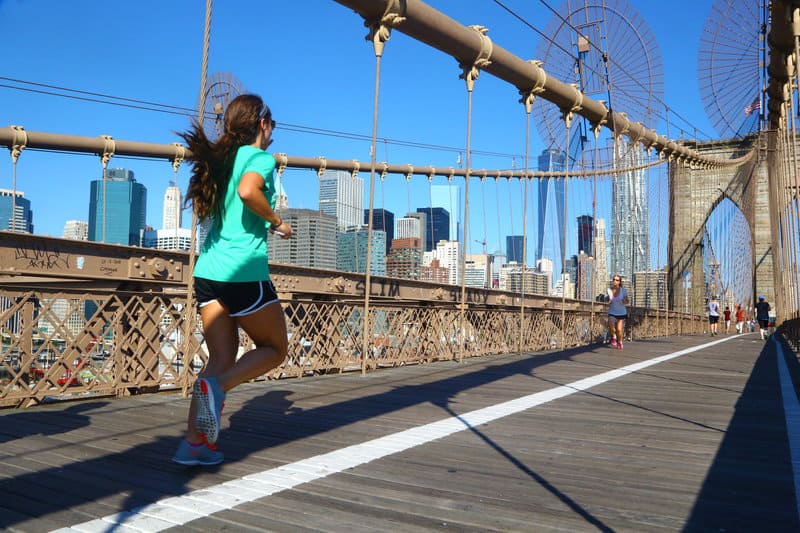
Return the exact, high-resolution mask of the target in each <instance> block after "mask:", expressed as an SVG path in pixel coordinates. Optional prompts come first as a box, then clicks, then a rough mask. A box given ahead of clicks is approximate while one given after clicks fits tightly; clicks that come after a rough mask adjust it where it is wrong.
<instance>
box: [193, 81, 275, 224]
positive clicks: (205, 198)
mask: <svg viewBox="0 0 800 533" xmlns="http://www.w3.org/2000/svg"><path fill="white" fill-rule="evenodd" d="M262 118H265V119H266V120H267V121H270V120H272V113H271V112H270V110H269V107H267V106H266V104H264V102H263V100H261V97H260V96H257V95H255V94H243V95H241V96H237V97H236V98H234V99H233V100H232V101H231V103H230V104H228V109H227V110H226V111H225V119H224V127H225V130H224V132H223V134H222V137H220V138H219V140H218V141H217V142H211V141H210V140H209V139H208V137H207V136H206V134H205V132H204V131H203V128H201V127H200V126H199V124H197V123H196V122H195V123H194V124H192V127H191V128H190V129H189V131H186V132H184V133H179V134H178V135H179V136H180V137H181V138H182V139H183V140H184V141H185V142H186V144H187V146H188V147H189V150H191V152H192V157H191V158H190V161H191V162H192V176H191V178H190V179H189V187H188V188H187V190H186V199H185V201H184V207H186V206H188V205H189V204H191V205H192V208H193V209H194V211H195V213H197V217H198V218H199V219H200V221H203V220H205V219H207V218H209V217H213V218H215V219H217V220H221V215H222V211H223V205H222V204H223V199H224V198H225V193H226V191H227V189H228V181H229V180H230V177H231V172H233V163H234V161H235V160H236V152H237V150H238V149H239V147H240V146H244V145H246V144H253V143H254V142H255V140H256V137H257V136H258V126H259V123H260V122H261V119H262Z"/></svg>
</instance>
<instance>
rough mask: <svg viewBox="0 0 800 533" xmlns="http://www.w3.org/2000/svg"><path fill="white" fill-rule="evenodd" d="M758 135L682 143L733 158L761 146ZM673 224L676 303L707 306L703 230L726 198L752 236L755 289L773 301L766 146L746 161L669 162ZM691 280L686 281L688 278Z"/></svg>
mask: <svg viewBox="0 0 800 533" xmlns="http://www.w3.org/2000/svg"><path fill="white" fill-rule="evenodd" d="M759 142H760V137H759V136H758V135H753V136H749V137H746V138H744V139H730V140H718V141H710V142H702V143H696V144H695V145H694V146H692V143H684V144H686V145H687V146H692V147H693V148H695V149H696V150H697V151H698V152H700V153H701V154H703V155H706V156H710V157H715V158H720V159H735V158H740V157H743V156H746V155H747V154H748V153H750V152H752V151H753V150H754V149H755V148H758V146H759V144H758V143H759ZM669 176H670V180H669V196H670V198H669V206H670V218H669V220H670V225H669V238H668V239H669V240H668V250H667V253H668V263H669V268H668V269H669V272H668V280H669V281H668V283H669V286H670V305H671V307H672V308H673V309H677V310H681V311H683V310H684V306H686V307H688V311H689V312H695V313H701V312H703V310H704V306H705V296H706V294H705V285H706V281H707V280H706V279H705V273H704V268H703V253H702V252H703V250H702V247H703V236H704V232H705V227H706V224H707V222H708V219H709V217H710V216H711V213H712V212H713V211H714V209H715V208H716V207H717V205H719V203H720V202H721V201H722V200H724V199H725V198H728V199H729V200H730V201H732V202H733V203H734V204H735V205H736V206H737V207H738V208H739V210H740V211H741V212H742V214H743V215H744V217H745V220H746V221H747V225H748V226H749V228H750V235H751V238H752V246H751V252H752V257H751V261H752V269H751V272H752V273H753V289H754V294H753V295H752V297H753V298H755V294H756V293H757V294H763V295H764V296H766V298H767V300H768V301H770V302H775V296H776V294H775V285H774V276H773V273H774V269H773V254H772V225H771V224H772V222H771V216H770V209H769V206H770V201H769V179H768V171H767V164H766V161H765V159H764V158H763V151H762V150H758V151H757V152H755V153H754V154H753V157H751V158H750V159H749V160H747V162H745V163H744V164H742V165H739V166H732V167H729V168H724V167H723V168H697V167H696V166H695V167H690V166H687V165H684V164H683V163H681V162H675V161H672V162H670V167H669ZM687 282H688V283H687Z"/></svg>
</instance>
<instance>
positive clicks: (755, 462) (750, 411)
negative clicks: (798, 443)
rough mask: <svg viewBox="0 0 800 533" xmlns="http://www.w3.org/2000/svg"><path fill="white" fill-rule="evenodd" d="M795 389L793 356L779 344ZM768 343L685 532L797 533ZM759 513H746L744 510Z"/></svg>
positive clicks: (773, 354)
mask: <svg viewBox="0 0 800 533" xmlns="http://www.w3.org/2000/svg"><path fill="white" fill-rule="evenodd" d="M784 354H785V358H786V363H787V366H788V367H789V373H790V374H791V376H792V379H793V380H794V382H795V391H797V390H798V385H800V365H799V364H798V360H797V357H796V356H795V355H794V354H793V353H792V351H791V349H790V348H789V347H788V346H785V345H784ZM776 358H777V350H776V348H775V343H774V342H768V343H766V344H765V345H764V349H763V350H762V351H761V354H760V355H759V357H758V359H757V360H756V363H755V365H754V366H753V369H752V372H751V374H750V378H749V379H748V381H747V384H746V385H745V388H744V390H743V391H742V394H741V396H740V397H739V400H738V402H737V403H736V409H735V411H734V413H733V417H732V418H731V422H730V424H729V425H728V428H727V431H726V433H725V437H724V438H723V440H722V442H721V443H720V447H719V451H718V452H717V455H716V456H715V458H714V461H713V463H712V464H711V467H710V468H709V471H708V475H707V476H706V479H705V481H704V482H703V486H702V489H701V491H700V493H699V495H698V497H697V500H696V501H695V505H694V508H693V509H692V512H691V515H690V517H689V520H688V521H687V523H686V527H685V528H684V531H685V532H700V531H770V532H779V531H787V532H789V531H791V532H797V531H800V522H798V508H797V502H796V499H795V487H794V479H793V471H792V462H791V457H790V452H789V438H788V435H787V431H786V422H785V418H784V410H783V401H782V399H781V385H780V380H779V374H778V366H777V359H776ZM752 509H759V512H758V513H750V514H747V513H746V511H747V510H752Z"/></svg>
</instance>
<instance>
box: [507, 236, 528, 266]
mask: <svg viewBox="0 0 800 533" xmlns="http://www.w3.org/2000/svg"><path fill="white" fill-rule="evenodd" d="M524 248H525V242H524V241H523V239H522V235H507V236H506V260H507V261H508V262H509V263H511V262H512V261H513V262H516V263H519V264H520V265H521V264H522V254H524V253H525V250H524Z"/></svg>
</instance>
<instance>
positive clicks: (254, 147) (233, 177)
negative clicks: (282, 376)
mask: <svg viewBox="0 0 800 533" xmlns="http://www.w3.org/2000/svg"><path fill="white" fill-rule="evenodd" d="M274 128H275V121H274V120H272V113H271V112H270V109H269V107H267V105H266V104H264V102H263V101H262V100H261V98H260V97H258V96H256V95H252V94H247V95H242V96H238V97H237V98H235V99H234V100H233V101H232V102H231V103H230V104H229V106H228V109H227V110H226V111H225V119H224V133H223V135H222V137H220V139H219V140H218V141H217V142H211V141H209V140H208V138H207V137H206V135H205V134H204V133H203V129H202V128H200V127H199V126H198V125H197V124H195V125H194V127H193V128H192V129H190V130H189V131H188V132H186V133H183V134H181V137H182V138H183V139H184V140H185V141H186V143H187V144H188V147H189V149H190V150H191V151H192V159H191V161H192V164H193V167H192V176H191V179H190V181H189V187H188V190H187V192H186V203H187V204H189V203H191V205H192V208H193V209H194V212H195V213H196V214H197V216H198V218H199V219H200V220H201V221H203V220H207V219H209V220H211V229H210V231H209V233H208V236H207V237H206V240H205V242H204V243H203V248H202V250H201V252H200V256H199V258H198V260H197V265H196V267H195V270H194V288H195V293H196V295H197V305H198V307H199V309H200V318H201V321H202V324H203V333H204V335H205V340H206V345H207V346H208V363H207V365H206V367H205V368H204V369H203V371H202V372H201V373H200V376H199V378H198V379H197V381H196V382H195V384H194V388H193V394H192V403H191V406H190V408H189V419H188V429H187V431H186V436H185V439H184V440H183V441H182V442H181V444H180V445H179V446H178V450H177V451H176V453H175V456H174V457H173V458H172V460H173V461H175V462H176V463H179V464H183V465H213V464H218V463H221V462H222V461H223V459H224V457H223V455H222V453H221V452H220V451H218V450H217V448H216V446H215V445H214V443H215V442H216V441H217V436H218V435H219V429H220V413H221V412H222V404H223V402H224V400H225V394H226V393H227V392H228V391H230V390H231V389H232V388H234V387H236V386H237V385H239V384H240V383H243V382H245V381H248V380H250V379H253V378H255V377H258V376H260V375H263V374H264V373H266V372H269V371H270V370H272V369H274V368H276V367H277V366H278V365H280V364H281V362H283V360H284V359H285V358H286V353H287V343H288V340H287V336H286V321H285V318H284V314H283V309H282V308H281V305H280V302H279V301H278V296H277V295H276V293H275V287H274V286H273V285H272V282H271V281H270V276H269V266H268V263H267V231H268V230H271V231H274V232H275V233H278V234H280V235H281V237H282V238H284V239H288V238H289V237H291V236H292V228H291V226H289V225H288V224H287V223H285V222H283V221H282V220H281V219H280V217H279V216H278V215H277V214H276V213H275V212H274V211H273V208H274V206H275V199H276V194H275V185H274V181H273V173H274V171H275V158H274V157H272V155H270V154H268V153H266V152H265V150H266V148H267V147H268V146H269V145H270V144H271V143H272V131H273V129H274ZM239 327H241V328H242V329H243V330H244V331H245V332H246V333H247V335H248V336H249V337H250V338H251V339H252V340H253V343H254V344H255V348H254V349H252V350H250V351H249V352H247V353H245V354H244V355H242V356H241V357H240V358H239V359H238V360H237V357H236V356H237V351H238V348H239V334H238V328H239Z"/></svg>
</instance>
